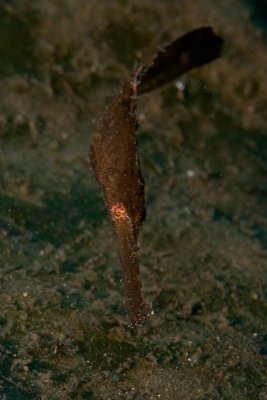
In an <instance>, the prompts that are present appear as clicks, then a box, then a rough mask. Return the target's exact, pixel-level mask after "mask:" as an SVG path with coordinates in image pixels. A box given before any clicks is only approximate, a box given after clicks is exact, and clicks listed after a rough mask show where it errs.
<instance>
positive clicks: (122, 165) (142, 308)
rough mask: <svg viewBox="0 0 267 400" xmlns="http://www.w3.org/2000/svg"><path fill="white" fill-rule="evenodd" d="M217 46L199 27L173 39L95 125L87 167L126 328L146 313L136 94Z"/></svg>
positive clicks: (212, 54) (207, 56)
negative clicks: (109, 244) (110, 242)
mask: <svg viewBox="0 0 267 400" xmlns="http://www.w3.org/2000/svg"><path fill="white" fill-rule="evenodd" d="M222 44H223V40H222V39H221V38H220V37H219V36H217V35H216V34H214V33H213V30H212V28H210V27H204V28H198V29H195V30H194V31H191V32H189V33H187V34H185V35H184V36H182V37H180V38H178V39H176V40H175V41H174V42H172V43H171V44H170V45H168V46H167V47H165V48H164V49H163V50H161V51H160V52H159V53H158V54H157V55H156V57H155V58H154V61H153V62H152V64H151V65H149V66H140V67H139V68H136V69H134V71H133V72H132V73H131V74H130V76H129V77H127V78H126V79H125V80H124V82H123V83H122V85H121V87H120V88H119V90H118V92H117V93H116V94H115V95H114V97H113V99H112V101H111V104H110V106H109V107H108V108H107V109H106V111H105V112H104V114H103V116H102V117H101V118H100V121H99V124H98V132H97V133H96V134H95V135H94V137H93V140H92V143H91V147H90V155H89V156H90V161H91V164H92V167H93V170H94V173H95V176H96V179H97V181H98V183H99V184H100V186H101V187H102V189H103V192H104V197H105V201H106V204H107V207H108V210H109V213H110V216H111V219H112V221H113V225H114V229H115V232H116V235H117V238H118V242H119V248H120V261H121V264H122V268H123V280H124V287H125V292H126V298H127V308H128V314H129V320H130V324H131V325H132V326H137V325H141V324H142V323H143V322H144V321H145V319H146V318H147V317H148V316H149V315H150V314H151V313H152V308H151V305H150V304H149V303H148V302H147V301H145V299H144V296H143V293H142V284H141V277H140V270H139V263H138V246H137V238H138V231H139V228H140V225H141V223H142V222H143V221H144V219H145V212H146V210H145V197H144V179H143V177H142V174H141V170H140V163H139V157H138V144H137V138H136V134H135V132H136V130H137V119H136V102H137V96H136V95H137V94H139V95H141V94H143V93H147V92H149V91H151V90H153V89H156V88H158V87H160V86H162V85H164V84H166V83H168V82H169V81H171V80H173V79H175V78H177V77H178V76H179V75H180V74H182V73H184V72H186V71H189V70H190V69H192V68H194V67H197V66H200V65H203V64H206V63H208V62H211V61H212V60H214V59H216V58H217V57H219V55H220V53H221V49H222Z"/></svg>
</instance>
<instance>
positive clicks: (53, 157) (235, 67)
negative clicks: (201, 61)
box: [0, 0, 267, 400]
mask: <svg viewBox="0 0 267 400" xmlns="http://www.w3.org/2000/svg"><path fill="white" fill-rule="evenodd" d="M266 8H267V3H266V1H264V0H262V1H260V0H258V1H239V0H235V1H234V0H218V1H216V2H214V1H212V0H202V1H200V0H195V1H191V0H180V1H173V0H166V1H159V0H153V1H151V0H129V1H125V0H117V1H115V0H102V1H97V0H89V1H86V0H65V1H62V0H56V1H55V0H37V1H31V0H13V1H12V0H10V1H7V0H6V1H4V0H0V88H1V96H0V166H1V177H0V282H1V283H0V285H1V286H0V398H1V399H4V400H24V399H25V400H26V399H51V400H61V399H64V400H65V399H89V400H91V399H92V400H95V399H97V400H109V399H110V400H114V399H120V398H121V399H129V400H132V399H134V400H150V399H151V400H156V399H159V398H160V399H164V400H176V399H177V400H178V399H183V400H189V399H192V400H198V399H199V400H222V399H227V400H228V399H242V400H246V399H248V400H254V399H255V400H266V399H267V386H266V366H267V330H266V326H267V302H266V296H267V200H266V195H267V129H266V128H267V48H266V44H267V40H266V31H267V30H266V27H267V23H266V19H265V16H264V10H266ZM200 26H212V27H213V29H214V31H215V32H216V33H217V34H219V35H220V36H221V37H223V38H224V49H223V54H222V56H221V58H220V59H218V60H216V61H214V62H213V63H211V64H209V65H205V66H203V67H201V68H198V69H195V70H193V71H191V72H189V73H187V74H185V75H183V76H181V78H179V79H178V80H177V81H175V82H173V83H171V84H169V85H166V86H165V87H163V88H161V89H158V90H157V91H156V92H153V93H151V94H147V95H145V96H144V97H142V98H140V100H139V104H138V120H139V129H138V133H137V135H138V141H139V152H140V162H141V168H142V173H143V175H144V178H145V182H146V208H147V217H146V221H145V222H144V223H143V225H142V228H141V230H140V239H139V242H140V243H139V244H140V265H141V273H142V281H143V286H144V292H145V296H146V298H147V299H149V300H150V301H151V302H152V303H153V309H154V315H153V316H151V317H150V318H149V319H148V320H147V321H146V323H145V325H144V326H143V327H142V328H138V329H135V330H133V329H131V328H130V327H129V326H128V325H129V324H128V320H127V315H126V305H125V296H124V291H123V283H122V270H121V266H120V263H119V259H118V258H119V256H118V245H117V243H116V238H115V235H114V232H113V229H112V224H111V221H110V219H109V217H108V214H107V211H106V208H105V204H104V202H103V197H102V193H101V190H100V188H99V187H98V185H97V183H96V181H95V179H94V177H93V173H92V169H91V167H90V165H89V161H88V151H89V145H90V142H91V139H92V137H93V134H94V132H95V131H96V122H97V120H98V119H99V117H100V116H101V114H102V113H103V111H104V109H105V107H106V106H107V105H108V104H109V102H110V99H111V97H112V96H113V94H114V93H115V92H116V89H117V87H118V85H119V83H120V82H121V80H122V79H123V78H124V77H125V76H127V75H128V73H129V72H130V71H131V70H132V67H133V66H134V65H136V64H138V63H141V62H142V61H145V62H147V61H149V60H150V61H151V57H153V55H154V54H155V51H156V50H157V49H158V48H159V47H163V46H164V45H166V44H167V43H169V42H171V41H172V40H174V39H176V38H177V37H178V36H181V35H183V34H184V33H186V32H188V31H190V30H192V29H194V28H197V27H200Z"/></svg>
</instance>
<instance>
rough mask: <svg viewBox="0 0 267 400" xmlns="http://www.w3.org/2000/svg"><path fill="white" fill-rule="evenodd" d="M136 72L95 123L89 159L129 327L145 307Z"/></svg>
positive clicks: (142, 315) (144, 312)
mask: <svg viewBox="0 0 267 400" xmlns="http://www.w3.org/2000/svg"><path fill="white" fill-rule="evenodd" d="M138 72H139V71H138V70H137V71H135V72H134V73H133V74H132V75H131V76H130V77H128V78H127V79H125V81H124V82H123V84H122V86H121V88H120V89H119V91H118V93H117V94H116V95H115V96H114V98H113V100H112V103H111V105H110V106H109V107H108V109H107V110H106V111H105V113H104V115H103V117H102V118H101V120H100V123H99V128H98V134H97V135H95V137H94V139H93V141H92V144H91V152H90V159H91V163H92V165H93V168H94V171H95V175H96V178H97V180H98V182H99V184H100V185H101V186H102V188H103V191H104V195H105V200H106V203H107V206H108V209H109V212H110V214H111V217H112V220H113V223H114V227H115V231H116V234H117V238H118V242H119V246H120V258H121V263H122V267H123V273H124V286H125V290H126V296H127V305H128V313H129V319H130V323H131V324H132V325H138V324H140V323H142V322H143V321H144V319H145V318H146V317H147V315H148V313H150V311H151V310H150V308H149V306H148V305H147V303H146V302H145V300H144V298H143V295H142V288H141V279H140V272H139V266H138V248H137V234H138V228H139V226H140V224H141V222H142V221H143V220H144V217H145V198H144V180H143V177H142V175H141V171H140V165H139V159H138V152H137V138H136V135H135V131H136V129H137V121H136V114H135V109H136V79H137V76H138Z"/></svg>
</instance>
